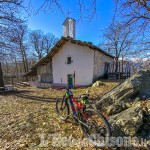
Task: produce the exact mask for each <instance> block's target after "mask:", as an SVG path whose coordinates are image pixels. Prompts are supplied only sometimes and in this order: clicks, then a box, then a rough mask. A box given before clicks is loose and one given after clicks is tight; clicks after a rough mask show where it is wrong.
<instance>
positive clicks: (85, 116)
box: [56, 88, 111, 147]
mask: <svg viewBox="0 0 150 150" xmlns="http://www.w3.org/2000/svg"><path fill="white" fill-rule="evenodd" d="M80 98H81V99H80V102H79V101H77V100H76V99H75V98H74V97H73V93H72V91H71V90H70V89H69V88H68V89H66V93H65V94H64V96H63V98H58V99H57V101H56V112H57V114H58V116H59V117H60V119H61V120H64V121H66V120H67V119H68V117H69V116H70V107H69V103H70V106H71V110H72V115H73V118H74V119H75V121H76V122H77V123H79V124H80V126H81V129H82V132H83V135H84V136H85V137H86V138H88V139H89V141H90V142H91V143H92V144H93V145H95V146H98V147H105V146H106V144H107V143H108V142H109V137H110V136H111V129H110V125H109V123H108V121H107V119H106V118H105V116H104V115H103V114H102V113H100V112H99V111H97V110H95V109H94V108H93V107H92V106H91V105H90V108H87V103H89V94H83V95H81V97H80ZM68 101H69V102H68ZM97 119H98V120H97ZM101 137H103V138H104V140H105V141H103V142H102V141H101V142H100V141H99V139H97V138H100V139H101V140H102V138H101ZM95 142H96V143H95Z"/></svg>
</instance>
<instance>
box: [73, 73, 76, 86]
mask: <svg viewBox="0 0 150 150" xmlns="http://www.w3.org/2000/svg"><path fill="white" fill-rule="evenodd" d="M75 78H76V74H75V71H74V74H73V79H74V87H75V81H76V80H75Z"/></svg>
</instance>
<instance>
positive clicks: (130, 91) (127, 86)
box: [96, 71, 150, 110]
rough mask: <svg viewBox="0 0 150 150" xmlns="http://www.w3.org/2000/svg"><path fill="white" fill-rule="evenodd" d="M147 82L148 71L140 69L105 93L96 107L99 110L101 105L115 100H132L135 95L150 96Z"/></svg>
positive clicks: (103, 105) (148, 81) (104, 105)
mask: <svg viewBox="0 0 150 150" xmlns="http://www.w3.org/2000/svg"><path fill="white" fill-rule="evenodd" d="M149 83H150V71H141V72H139V73H138V74H135V75H134V76H132V77H131V78H129V79H127V80H126V81H125V82H123V83H122V84H120V85H118V86H117V87H115V88H114V89H113V90H111V91H110V92H108V93H106V94H105V95H104V96H103V97H102V98H101V100H100V101H98V102H97V103H96V108H97V109H98V110H101V109H103V107H107V106H110V105H112V104H113V103H115V102H122V101H123V102H126V100H129V99H130V102H133V101H134V100H135V99H134V98H135V97H137V96H139V97H141V96H143V95H144V96H145V98H146V97H150V90H149V89H150V84H149ZM138 100H140V98H137V101H138ZM107 101H108V103H107Z"/></svg>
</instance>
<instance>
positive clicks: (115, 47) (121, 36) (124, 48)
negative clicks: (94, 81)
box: [99, 22, 134, 73]
mask: <svg viewBox="0 0 150 150" xmlns="http://www.w3.org/2000/svg"><path fill="white" fill-rule="evenodd" d="M104 37H105V41H104V44H100V45H99V46H101V47H102V48H103V47H105V48H106V50H107V52H108V53H110V54H112V55H114V56H115V60H116V67H115V68H116V70H115V72H116V73H117V71H118V70H117V69H118V60H119V58H120V57H125V56H126V55H127V53H128V52H130V50H131V46H132V42H133V40H134V37H133V35H132V28H131V27H129V26H128V27H126V28H124V27H123V25H122V24H121V23H118V22H116V23H113V24H111V25H110V26H109V27H108V28H107V29H106V30H105V31H104ZM106 42H107V43H106Z"/></svg>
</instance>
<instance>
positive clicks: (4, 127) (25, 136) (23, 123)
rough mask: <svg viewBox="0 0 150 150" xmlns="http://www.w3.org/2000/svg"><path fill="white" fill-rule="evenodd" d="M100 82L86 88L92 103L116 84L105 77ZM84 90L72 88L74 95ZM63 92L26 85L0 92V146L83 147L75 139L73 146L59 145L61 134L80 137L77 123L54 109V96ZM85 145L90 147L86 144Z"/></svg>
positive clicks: (18, 147) (8, 147) (4, 147)
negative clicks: (26, 86)
mask: <svg viewBox="0 0 150 150" xmlns="http://www.w3.org/2000/svg"><path fill="white" fill-rule="evenodd" d="M104 83H105V85H104V86H101V87H100V88H93V89H92V88H88V90H89V93H90V95H91V99H92V98H93V99H94V101H93V102H94V103H95V101H97V100H98V99H99V96H101V95H102V94H104V93H105V92H106V91H108V90H110V89H111V88H112V87H114V86H115V85H117V84H118V82H108V81H107V82H104ZM86 90H87V88H80V89H74V90H72V91H73V93H74V96H75V97H79V95H81V94H83V93H85V91H86ZM64 92H65V90H56V89H35V88H31V87H28V88H22V89H19V91H18V93H8V94H5V95H0V149H36V150H38V149H46V150H48V149H68V150H69V149H87V147H85V148H82V147H81V146H80V145H79V143H78V142H76V141H75V140H74V142H73V146H74V147H73V148H72V147H71V146H67V147H63V142H64V139H63V137H67V138H69V139H70V140H71V139H73V138H74V139H80V141H81V140H82V138H83V135H82V132H81V129H80V127H79V126H78V125H76V124H75V123H74V121H73V120H72V118H70V119H69V121H68V122H63V121H61V120H60V119H59V118H58V116H57V114H56V113H55V100H56V98H57V97H61V96H62V95H63V94H64ZM42 139H44V141H43V140H42ZM64 144H65V143H64ZM84 144H85V143H84ZM60 145H61V146H60ZM57 146H60V147H62V148H60V147H57ZM64 146H65V145H64ZM88 149H89V150H90V149H94V148H92V146H90V145H88Z"/></svg>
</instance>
